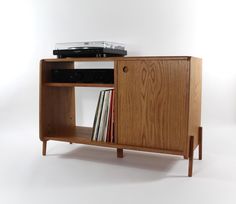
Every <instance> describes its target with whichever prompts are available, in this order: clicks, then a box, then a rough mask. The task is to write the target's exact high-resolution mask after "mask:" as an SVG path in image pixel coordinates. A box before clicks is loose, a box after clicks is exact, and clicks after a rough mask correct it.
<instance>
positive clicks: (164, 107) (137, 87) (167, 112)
mask: <svg viewBox="0 0 236 204" xmlns="http://www.w3.org/2000/svg"><path fill="white" fill-rule="evenodd" d="M123 67H127V70H128V71H127V72H124V70H123ZM188 94H189V62H188V60H165V59H160V60H139V61H119V66H118V144H124V145H125V144H126V145H133V146H140V147H149V148H156V149H163V150H169V151H178V152H182V153H183V152H185V151H186V146H187V140H188V139H187V138H188V137H187V136H188Z"/></svg>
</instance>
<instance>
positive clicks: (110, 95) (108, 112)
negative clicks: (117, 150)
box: [91, 89, 115, 142]
mask: <svg viewBox="0 0 236 204" xmlns="http://www.w3.org/2000/svg"><path fill="white" fill-rule="evenodd" d="M91 139H92V140H93V141H103V142H114V141H115V138H114V89H109V90H103V91H101V92H100V95H99V100H98V104H97V110H96V114H95V118H94V123H93V133H92V138H91Z"/></svg>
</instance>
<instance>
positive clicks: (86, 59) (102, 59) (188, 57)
mask: <svg viewBox="0 0 236 204" xmlns="http://www.w3.org/2000/svg"><path fill="white" fill-rule="evenodd" d="M191 58H195V57H192V56H136V57H101V58H98V57H88V58H81V57H79V58H51V59H42V61H46V62H75V61H121V60H161V59H163V60H190V59H191Z"/></svg>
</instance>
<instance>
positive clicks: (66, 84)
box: [45, 82, 114, 87]
mask: <svg viewBox="0 0 236 204" xmlns="http://www.w3.org/2000/svg"><path fill="white" fill-rule="evenodd" d="M45 85H46V86H53V87H114V84H95V83H53V82H48V83H45Z"/></svg>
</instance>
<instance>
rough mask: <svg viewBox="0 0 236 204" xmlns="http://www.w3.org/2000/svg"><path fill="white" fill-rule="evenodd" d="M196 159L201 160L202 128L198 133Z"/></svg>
mask: <svg viewBox="0 0 236 204" xmlns="http://www.w3.org/2000/svg"><path fill="white" fill-rule="evenodd" d="M198 158H199V160H202V127H199V131H198Z"/></svg>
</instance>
